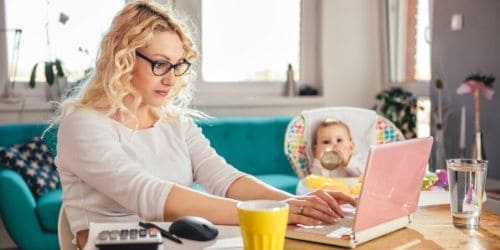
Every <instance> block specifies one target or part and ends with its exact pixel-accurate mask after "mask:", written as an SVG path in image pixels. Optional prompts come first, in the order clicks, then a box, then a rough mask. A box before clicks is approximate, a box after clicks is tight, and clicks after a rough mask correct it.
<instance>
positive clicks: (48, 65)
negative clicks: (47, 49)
mask: <svg viewBox="0 0 500 250" xmlns="http://www.w3.org/2000/svg"><path fill="white" fill-rule="evenodd" d="M52 64H53V63H52V62H45V79H47V83H48V84H49V86H52V84H54V69H53V68H52Z"/></svg>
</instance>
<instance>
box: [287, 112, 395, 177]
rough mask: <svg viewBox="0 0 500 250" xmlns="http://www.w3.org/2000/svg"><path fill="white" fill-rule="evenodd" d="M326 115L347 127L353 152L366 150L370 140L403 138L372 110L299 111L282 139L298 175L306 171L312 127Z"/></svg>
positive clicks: (307, 169)
mask: <svg viewBox="0 0 500 250" xmlns="http://www.w3.org/2000/svg"><path fill="white" fill-rule="evenodd" d="M327 118H333V119H339V120H341V121H343V122H344V123H346V124H347V125H348V126H349V127H350V130H351V135H352V137H353V140H355V143H356V145H357V146H356V148H357V149H356V151H357V153H365V151H366V153H368V148H369V146H370V144H375V143H376V144H382V143H388V142H394V141H401V140H404V136H403V133H402V132H401V130H399V129H398V128H397V127H396V126H395V125H394V124H393V123H392V122H391V121H389V120H388V119H386V118H384V117H383V116H381V115H378V114H377V113H376V112H375V111H373V110H369V109H362V108H354V107H328V108H319V109H312V110H306V111H303V112H302V113H301V114H300V115H297V116H296V117H294V118H293V119H292V120H291V121H290V123H289V124H288V127H287V129H286V132H285V143H284V150H285V155H286V156H287V158H288V161H289V162H290V164H291V166H292V168H293V170H294V171H295V173H296V174H297V176H298V177H299V178H300V179H302V178H304V177H306V176H307V175H309V174H310V170H309V168H310V164H311V162H312V159H313V156H312V155H313V154H312V151H311V148H312V145H311V144H312V143H313V136H314V131H315V128H316V126H317V125H318V124H319V123H320V122H321V121H323V120H325V119H327ZM356 151H355V152H356Z"/></svg>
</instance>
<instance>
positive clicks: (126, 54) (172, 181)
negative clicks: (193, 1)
mask: <svg viewBox="0 0 500 250" xmlns="http://www.w3.org/2000/svg"><path fill="white" fill-rule="evenodd" d="M186 30H187V29H186V28H185V27H184V26H182V25H181V24H180V22H179V21H178V20H176V19H174V17H173V16H172V15H171V12H169V11H167V10H165V9H163V7H161V6H157V5H155V4H153V3H151V2H147V1H138V2H133V3H130V4H128V5H127V6H126V7H125V8H124V9H123V10H122V11H121V12H120V13H119V14H118V15H117V16H116V17H115V19H114V20H113V23H112V24H111V27H110V29H109V32H108V33H107V34H106V35H105V37H104V38H103V41H102V43H101V50H100V54H99V57H98V60H97V65H96V70H95V72H94V75H93V76H92V77H91V79H90V80H89V82H88V83H87V84H86V85H85V86H82V87H81V88H80V90H79V92H78V94H76V96H75V97H73V98H71V99H68V100H66V101H65V102H63V103H62V105H61V107H60V116H59V117H58V121H59V123H60V125H59V130H58V144H57V152H58V154H57V158H56V165H57V167H58V171H59V174H60V177H61V183H62V187H63V191H64V192H63V202H64V207H65V211H66V214H67V216H68V220H69V223H70V227H71V230H72V232H73V234H74V235H76V240H77V244H78V245H79V246H80V247H83V246H84V245H85V243H86V241H87V237H88V227H89V223H90V222H120V221H134V220H139V218H141V219H144V220H153V221H159V220H173V219H176V218H178V217H181V216H184V215H196V216H201V217H204V218H206V219H208V220H210V221H212V222H213V223H216V224H238V216H237V209H236V202H237V201H238V200H249V199H274V200H284V201H286V202H287V203H288V204H289V205H290V214H289V222H290V223H302V224H309V225H310V224H318V223H321V222H323V221H326V222H332V221H334V220H335V219H336V218H338V217H342V216H343V215H342V211H341V210H340V208H339V204H341V203H351V204H353V205H354V204H355V202H354V200H353V199H352V198H350V197H348V196H345V195H343V194H341V193H333V192H325V191H316V192H314V193H312V194H310V195H307V196H294V195H291V194H288V193H286V192H282V191H280V190H277V189H274V188H272V187H270V186H268V185H266V184H264V183H262V182H260V181H258V180H257V179H255V178H253V177H251V176H249V175H246V174H244V173H242V172H239V171H238V170H236V169H235V168H233V167H232V166H230V165H229V164H227V163H226V162H225V161H224V159H222V158H221V157H220V156H218V155H217V154H216V153H215V151H214V150H213V149H212V148H211V147H210V145H209V142H208V141H207V140H206V138H205V137H204V136H203V135H202V133H201V130H200V129H199V128H198V127H197V126H196V125H195V123H194V122H193V121H192V119H191V118H189V114H190V113H191V114H192V113H193V112H190V111H188V109H186V108H185V107H186V106H187V104H188V102H189V100H190V98H189V97H190V91H189V90H190V83H189V78H190V77H193V72H192V71H191V68H190V62H191V61H194V60H195V59H196V57H197V52H196V49H195V46H194V44H193V42H192V40H191V39H190V38H189V36H188V33H187V32H186ZM193 182H197V183H199V184H201V185H202V186H203V187H204V188H205V189H206V190H207V191H208V192H209V193H210V194H205V193H200V192H197V191H194V190H192V189H191V188H190V187H191V185H192V184H193Z"/></svg>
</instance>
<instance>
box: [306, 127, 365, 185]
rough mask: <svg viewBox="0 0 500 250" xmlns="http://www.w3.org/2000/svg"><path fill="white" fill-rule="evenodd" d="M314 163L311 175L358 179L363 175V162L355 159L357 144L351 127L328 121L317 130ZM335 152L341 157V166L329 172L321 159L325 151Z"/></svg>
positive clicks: (314, 142)
mask: <svg viewBox="0 0 500 250" xmlns="http://www.w3.org/2000/svg"><path fill="white" fill-rule="evenodd" d="M313 145H314V148H313V152H314V161H313V165H312V168H311V174H314V175H322V176H326V177H358V176H360V175H361V173H362V169H361V167H363V166H362V164H361V162H360V161H359V160H358V159H357V158H356V157H353V152H354V148H355V144H354V142H353V140H352V137H351V132H350V130H349V127H348V126H347V125H346V124H345V123H344V122H342V121H340V120H336V119H330V118H328V119H326V120H324V121H323V122H321V123H320V124H319V126H318V128H317V129H316V134H315V137H314V141H313ZM332 150H333V151H335V152H337V153H338V155H339V156H340V159H341V161H340V166H339V167H337V168H335V169H333V170H328V169H326V168H325V167H323V166H322V164H321V161H320V159H321V157H322V156H323V154H324V152H325V151H332Z"/></svg>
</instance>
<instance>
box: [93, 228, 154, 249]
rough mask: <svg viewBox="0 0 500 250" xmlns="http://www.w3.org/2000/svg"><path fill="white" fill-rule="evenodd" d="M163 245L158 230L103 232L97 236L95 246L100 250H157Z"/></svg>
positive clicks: (129, 229)
mask: <svg viewBox="0 0 500 250" xmlns="http://www.w3.org/2000/svg"><path fill="white" fill-rule="evenodd" d="M161 244H163V238H162V236H161V234H160V231H158V229H156V228H149V229H145V228H139V227H138V228H125V229H120V230H103V231H100V232H99V234H97V238H96V240H95V246H96V247H97V248H98V249H100V250H117V249H122V250H132V249H144V250H157V249H159V246H160V245H161Z"/></svg>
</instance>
